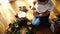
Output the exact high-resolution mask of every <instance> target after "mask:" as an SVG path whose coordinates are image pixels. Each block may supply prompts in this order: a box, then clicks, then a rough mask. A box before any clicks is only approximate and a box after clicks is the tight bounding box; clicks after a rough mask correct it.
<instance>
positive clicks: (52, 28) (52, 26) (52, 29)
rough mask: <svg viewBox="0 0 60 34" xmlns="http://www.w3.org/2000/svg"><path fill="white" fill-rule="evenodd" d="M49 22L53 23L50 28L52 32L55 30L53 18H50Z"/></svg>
mask: <svg viewBox="0 0 60 34" xmlns="http://www.w3.org/2000/svg"><path fill="white" fill-rule="evenodd" d="M49 22H50V23H51V26H50V29H51V31H52V32H54V23H55V22H54V21H52V20H51V19H49Z"/></svg>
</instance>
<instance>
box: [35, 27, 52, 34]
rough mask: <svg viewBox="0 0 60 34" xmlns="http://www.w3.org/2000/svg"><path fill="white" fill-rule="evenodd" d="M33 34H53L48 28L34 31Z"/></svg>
mask: <svg viewBox="0 0 60 34" xmlns="http://www.w3.org/2000/svg"><path fill="white" fill-rule="evenodd" d="M34 34H53V33H52V31H51V30H50V28H44V29H39V30H36V29H34Z"/></svg>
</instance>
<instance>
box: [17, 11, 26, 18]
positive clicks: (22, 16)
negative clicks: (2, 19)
mask: <svg viewBox="0 0 60 34" xmlns="http://www.w3.org/2000/svg"><path fill="white" fill-rule="evenodd" d="M18 17H19V18H24V17H26V13H25V12H23V11H21V12H19V13H18Z"/></svg>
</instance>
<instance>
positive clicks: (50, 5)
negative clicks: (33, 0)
mask: <svg viewBox="0 0 60 34" xmlns="http://www.w3.org/2000/svg"><path fill="white" fill-rule="evenodd" d="M34 7H35V8H36V11H37V12H38V13H43V12H45V11H46V10H48V11H51V10H53V7H54V5H53V3H52V0H49V1H48V3H47V4H45V5H41V4H38V3H37V4H36V5H35V6H34Z"/></svg>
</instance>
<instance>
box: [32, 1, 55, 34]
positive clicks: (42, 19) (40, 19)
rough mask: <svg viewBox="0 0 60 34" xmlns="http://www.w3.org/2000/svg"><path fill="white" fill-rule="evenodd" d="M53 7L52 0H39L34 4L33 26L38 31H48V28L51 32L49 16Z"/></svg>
mask: <svg viewBox="0 0 60 34" xmlns="http://www.w3.org/2000/svg"><path fill="white" fill-rule="evenodd" d="M53 7H54V5H53V3H52V0H37V1H35V2H34V6H33V10H34V12H33V15H34V19H33V21H32V25H33V27H34V28H38V30H40V29H45V30H46V29H47V28H48V30H49V28H50V25H51V24H50V23H49V16H50V12H51V11H52V9H53ZM47 32H48V31H47ZM43 33H44V32H43ZM39 34H40V33H39ZM45 34H49V33H46V32H45Z"/></svg>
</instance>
